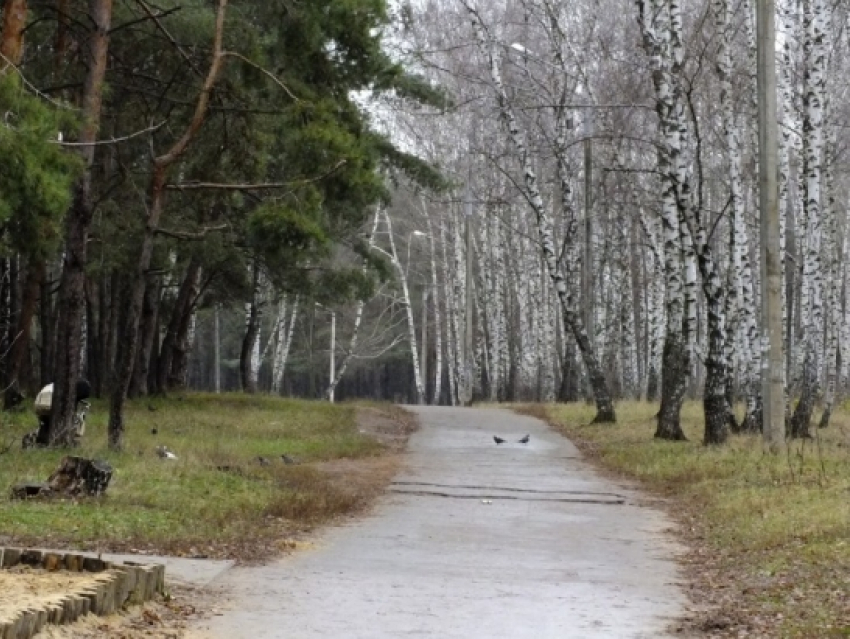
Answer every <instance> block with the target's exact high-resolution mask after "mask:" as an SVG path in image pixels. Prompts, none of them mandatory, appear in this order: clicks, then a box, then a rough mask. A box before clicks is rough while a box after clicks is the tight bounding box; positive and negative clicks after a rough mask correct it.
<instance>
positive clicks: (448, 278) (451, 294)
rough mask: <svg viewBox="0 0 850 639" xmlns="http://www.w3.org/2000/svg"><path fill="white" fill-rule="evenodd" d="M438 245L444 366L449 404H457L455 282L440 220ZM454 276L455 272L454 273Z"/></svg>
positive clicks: (442, 224) (444, 227)
mask: <svg viewBox="0 0 850 639" xmlns="http://www.w3.org/2000/svg"><path fill="white" fill-rule="evenodd" d="M440 246H441V247H442V253H443V260H442V264H443V291H444V294H443V296H442V297H443V299H444V300H445V304H446V321H445V329H446V367H447V371H448V381H449V405H450V406H456V405H457V348H456V347H455V345H456V344H457V340H456V339H455V336H456V335H457V333H456V326H457V322H458V318H457V302H456V299H455V284H454V277H453V276H452V273H454V270H453V269H451V268H450V267H449V252H448V249H447V241H446V224H445V222H444V221H443V220H440ZM455 276H456V273H455Z"/></svg>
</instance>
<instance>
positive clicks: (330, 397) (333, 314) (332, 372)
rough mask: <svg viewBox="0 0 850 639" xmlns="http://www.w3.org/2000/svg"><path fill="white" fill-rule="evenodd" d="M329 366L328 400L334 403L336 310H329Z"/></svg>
mask: <svg viewBox="0 0 850 639" xmlns="http://www.w3.org/2000/svg"><path fill="white" fill-rule="evenodd" d="M330 359H331V366H330V369H331V370H330V382H329V385H330V389H331V390H330V392H329V393H328V401H330V403H331V404H333V403H334V390H335V388H334V376H335V375H336V311H331V358H330Z"/></svg>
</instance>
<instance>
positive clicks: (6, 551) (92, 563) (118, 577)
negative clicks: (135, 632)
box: [0, 546, 165, 639]
mask: <svg viewBox="0 0 850 639" xmlns="http://www.w3.org/2000/svg"><path fill="white" fill-rule="evenodd" d="M18 565H26V566H32V567H33V568H42V569H44V570H48V571H57V570H66V571H70V572H88V573H96V577H95V581H94V583H90V584H86V585H85V586H82V587H80V588H79V589H78V590H76V591H72V592H68V593H64V594H62V595H57V596H56V597H55V598H53V599H51V600H48V601H45V602H42V603H39V604H37V605H35V606H32V607H30V608H27V609H24V610H20V611H19V612H17V613H14V614H13V616H12V617H11V618H6V619H0V639H30V637H32V636H34V635H35V634H36V633H37V632H39V631H40V630H41V629H43V628H44V626H45V625H47V624H57V625H63V624H68V623H73V622H74V621H76V620H77V619H78V618H79V617H81V616H83V615H86V614H88V613H92V614H95V615H109V614H112V613H114V612H116V611H118V610H121V609H122V608H123V607H124V606H126V605H131V604H140V603H144V602H145V601H148V600H150V599H153V597H154V596H155V595H156V594H161V593H162V592H163V591H164V589H165V566H164V565H162V564H141V563H136V562H130V561H125V562H112V561H104V560H102V559H99V558H97V557H92V556H86V555H84V554H80V553H56V552H44V551H41V550H30V549H21V548H6V547H2V546H0V569H5V568H12V567H14V566H18Z"/></svg>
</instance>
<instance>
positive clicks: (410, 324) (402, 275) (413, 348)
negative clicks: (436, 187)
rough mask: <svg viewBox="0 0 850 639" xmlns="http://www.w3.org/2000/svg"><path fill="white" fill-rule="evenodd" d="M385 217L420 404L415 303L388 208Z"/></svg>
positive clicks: (421, 399)
mask: <svg viewBox="0 0 850 639" xmlns="http://www.w3.org/2000/svg"><path fill="white" fill-rule="evenodd" d="M382 213H383V218H384V226H386V228H387V237H388V239H389V243H390V258H391V260H392V263H393V266H395V268H396V271H397V272H398V279H399V283H400V284H401V294H402V303H403V304H404V309H405V314H406V315H407V333H408V336H407V337H408V341H409V343H410V359H411V364H412V365H413V380H414V382H413V383H414V385H415V387H416V401H417V402H418V403H420V404H422V403H424V402H425V388H424V386H423V384H422V369H421V368H420V367H419V348H418V347H417V344H416V323H415V321H414V318H413V305H412V304H411V302H410V289H409V288H408V286H407V273H406V272H405V268H404V265H402V263H401V260H400V259H399V256H398V251H396V246H395V236H394V235H393V225H392V220H391V219H390V216H389V214H388V213H387V211H386V210H383V211H382Z"/></svg>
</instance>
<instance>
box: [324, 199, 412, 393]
mask: <svg viewBox="0 0 850 639" xmlns="http://www.w3.org/2000/svg"><path fill="white" fill-rule="evenodd" d="M380 211H381V209H380V207H375V215H374V216H373V218H372V229H371V230H370V231H369V241H368V251H369V252H371V251H372V249H374V248H375V233H376V232H377V230H378V223H379V222H380ZM390 232H391V233H392V231H390ZM366 269H367V264H365V263H364V264H363V268H362V272H363V273H364V274H365V273H366ZM365 306H366V300H363V299H359V300H357V308H356V310H355V312H354V326H353V327H352V329H351V338H350V339H349V340H348V349H347V350H346V351H345V355H344V356H343V358H342V361H341V362H340V364H339V366H336V365H335V366H334V367H333V368H334V370H333V374H332V377H331V380H330V382H329V383H328V389H327V391H326V392H325V396H326V397H327V398H328V401H330V402H333V398H334V392H335V391H336V387H337V386H338V385H339V380H341V379H342V376H343V375H345V371H346V369H348V364H349V362H350V361H351V358H352V357H354V354H355V353H356V352H357V338H358V336H359V335H360V324H361V323H362V322H363V308H364V307H365ZM422 397H423V398H424V393H423V395H422Z"/></svg>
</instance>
